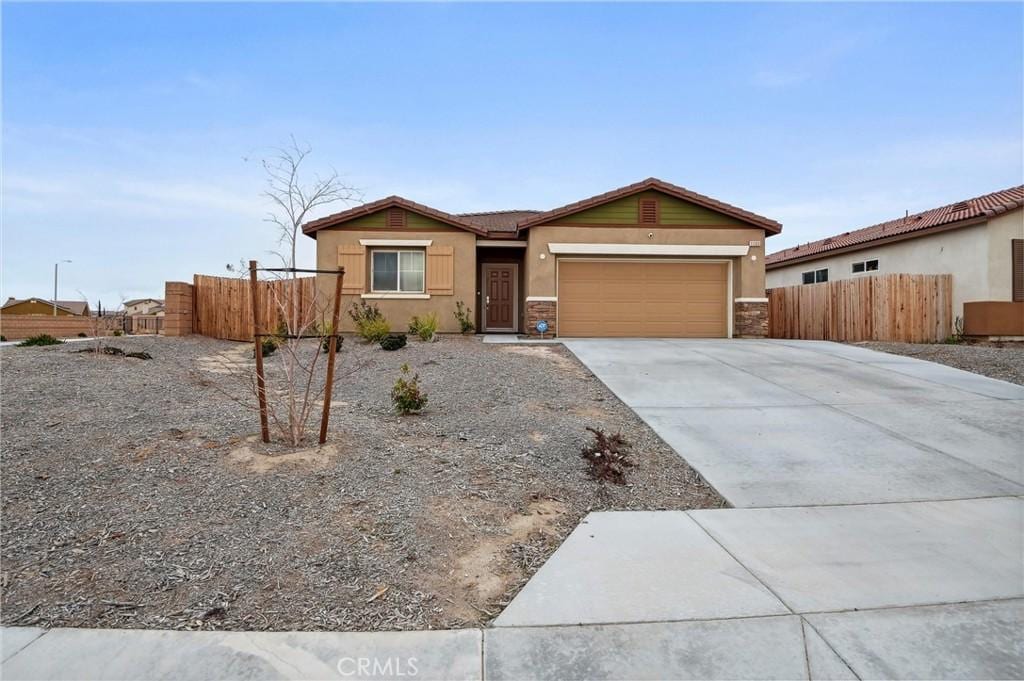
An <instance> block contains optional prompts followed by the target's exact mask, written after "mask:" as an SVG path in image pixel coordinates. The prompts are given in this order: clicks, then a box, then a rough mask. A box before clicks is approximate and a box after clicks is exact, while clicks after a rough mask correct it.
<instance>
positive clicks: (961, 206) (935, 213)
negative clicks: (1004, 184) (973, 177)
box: [765, 185, 1024, 269]
mask: <svg viewBox="0 0 1024 681" xmlns="http://www.w3.org/2000/svg"><path fill="white" fill-rule="evenodd" d="M1021 206H1024V185H1020V186H1017V187H1011V188H1010V189H1003V190H1001V191H997V192H992V193H991V194H985V195H984V196H978V197H975V198H973V199H967V200H966V201H957V202H956V203H951V204H948V205H945V206H940V207H939V208H932V209H931V210H926V211H924V212H921V213H915V214H914V215H908V216H906V217H902V218H897V219H895V220H889V221H888V222H881V223H879V224H877V225H871V226H870V227H863V228H861V229H855V230H852V231H849V232H843V233H842V234H837V235H835V236H830V237H827V238H825V239H819V240H818V241H812V242H810V243H806V244H801V245H799V246H794V247H792V248H787V249H785V250H782V251H778V252H776V253H772V254H770V255H768V256H766V257H765V265H766V266H767V267H768V268H769V269H771V268H772V266H779V265H782V264H783V263H786V262H789V261H791V260H803V259H805V258H808V257H810V256H816V255H823V254H826V253H831V252H833V251H843V250H847V249H852V248H855V247H861V246H865V247H866V246H867V245H868V244H870V243H872V242H874V241H879V240H881V239H890V238H892V237H897V236H903V237H904V238H912V236H905V235H914V233H915V232H922V233H927V232H928V231H931V230H934V229H937V228H952V226H954V225H956V224H957V223H961V222H962V223H964V224H965V225H966V224H972V223H974V222H977V221H979V220H981V219H984V218H987V217H992V216H995V215H999V214H1000V213H1005V212H1006V211H1008V210H1013V209H1014V208H1020V207H1021ZM914 236H916V235H914Z"/></svg>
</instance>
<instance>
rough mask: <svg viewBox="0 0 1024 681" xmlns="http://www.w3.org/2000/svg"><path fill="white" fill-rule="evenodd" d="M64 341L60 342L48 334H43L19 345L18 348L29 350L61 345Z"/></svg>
mask: <svg viewBox="0 0 1024 681" xmlns="http://www.w3.org/2000/svg"><path fill="white" fill-rule="evenodd" d="M63 342H64V341H62V340H58V339H56V338H54V337H53V336H51V335H50V334H48V333H41V334H39V335H38V336H32V337H31V338H26V339H25V340H23V341H21V342H20V343H18V347H22V348H29V347H35V346H38V345H60V344H61V343H63Z"/></svg>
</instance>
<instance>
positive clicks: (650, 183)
mask: <svg viewBox="0 0 1024 681" xmlns="http://www.w3.org/2000/svg"><path fill="white" fill-rule="evenodd" d="M648 189H656V190H658V191H660V192H663V193H665V194H668V195H670V196H675V197H676V198H679V199H682V200H684V201H689V202H690V203H695V204H697V205H698V206H704V207H705V208H709V209H711V210H713V211H717V212H719V213H723V214H725V215H728V216H730V217H734V218H736V219H737V220H740V221H741V222H747V223H750V224H753V225H757V226H758V227H761V228H763V229H766V230H768V231H769V232H771V233H773V234H778V233H779V232H781V231H782V225H781V224H779V223H778V222H776V221H775V220H771V219H769V218H766V217H764V216H762V215H758V214H756V213H751V212H750V211H746V210H743V209H742V208H737V207H736V206H732V205H729V204H728V203H724V202H722V201H719V200H717V199H713V198H711V197H710V196H704V195H703V194H698V193H697V192H694V191H690V190H689V189H686V188H685V187H680V186H679V185H675V184H671V183H669V182H665V181H664V180H659V179H658V178H656V177H649V178H647V179H646V180H641V181H640V182H636V183H634V184H629V185H626V186H625V187H619V188H618V189H613V190H612V191H610V192H605V193H603V194H598V195H597V196H591V197H590V198H589V199H583V200H582V201H576V202H574V203H569V204H566V205H564V206H562V207H560V208H555V209H553V210H549V211H547V212H545V213H538V214H537V215H534V216H533V217H530V218H527V219H525V220H521V221H520V222H519V229H524V228H527V227H531V226H533V225H538V224H540V223H542V222H550V221H552V220H555V219H557V218H560V217H563V216H565V215H569V214H571V213H576V212H579V211H581V210H585V209H587V208H592V207H593V206H599V205H601V204H602V203H608V202H609V201H614V200H615V199H620V198H622V197H624V196H629V195H631V194H637V193H639V192H642V191H646V190H648Z"/></svg>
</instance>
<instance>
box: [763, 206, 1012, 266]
mask: <svg viewBox="0 0 1024 681" xmlns="http://www.w3.org/2000/svg"><path fill="white" fill-rule="evenodd" d="M991 217H992V216H991V215H981V216H976V217H973V218H967V219H965V220H957V221H956V222H946V223H943V224H941V225H932V226H931V227H925V228H923V229H919V230H915V231H912V232H903V233H901V234H890V235H888V236H883V237H879V238H877V239H872V240H870V241H861V242H859V243H856V244H850V245H849V246H839V247H837V248H831V249H829V250H827V251H819V252H818V253H808V254H807V255H802V256H798V257H794V258H787V259H786V260H777V261H775V262H767V261H766V262H765V265H764V268H765V269H766V270H775V269H779V268H780V267H789V266H790V265H799V264H801V263H805V262H813V261H815V260H821V259H822V258H828V257H831V256H833V255H841V254H843V253H855V252H857V251H863V250H867V249H869V248H874V247H876V246H884V245H886V244H891V243H896V242H897V241H907V240H909V239H916V238H918V237H922V236H930V235H932V234H939V233H941V232H948V231H950V230H954V229H960V228H961V227H970V226H972V225H978V224H981V223H983V222H988V220H989V219H990V218H991ZM768 257H769V258H770V257H771V256H770V255H769V256H768Z"/></svg>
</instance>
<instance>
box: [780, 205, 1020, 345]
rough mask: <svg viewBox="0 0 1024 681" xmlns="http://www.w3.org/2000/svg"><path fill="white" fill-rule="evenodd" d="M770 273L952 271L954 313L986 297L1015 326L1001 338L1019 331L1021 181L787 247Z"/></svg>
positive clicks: (826, 276)
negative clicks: (868, 225) (1004, 187)
mask: <svg viewBox="0 0 1024 681" xmlns="http://www.w3.org/2000/svg"><path fill="white" fill-rule="evenodd" d="M765 270H766V281H767V285H768V288H776V287H780V286H797V285H801V284H815V283H820V282H823V281H836V280H838V279H850V278H855V277H866V276H871V275H875V274H951V275H953V314H954V315H955V316H959V317H965V318H966V317H967V316H968V315H965V312H964V303H972V304H973V306H972V309H974V310H976V311H977V312H981V311H982V307H981V306H980V305H978V304H979V303H982V302H984V303H985V304H986V306H987V307H985V308H984V313H985V315H987V316H992V315H995V316H996V317H1000V318H1001V319H1002V321H1003V322H1005V324H1009V325H1010V326H1009V327H1007V326H1005V325H1004V326H1003V328H1004V329H1008V330H1007V331H1004V332H1003V334H996V335H1014V336H1016V335H1021V334H1024V329H1018V327H1019V326H1020V325H1021V323H1020V322H1019V321H1018V318H1019V316H1020V315H1021V311H1020V310H1021V309H1024V185H1022V186H1018V187H1013V188H1011V189H1005V190H1002V191H997V192H992V193H991V194H985V195H984V196H979V197H976V198H973V199H967V200H965V201H958V202H956V203H951V204H949V205H946V206H941V207H939V208H932V209H931V210H926V211H924V212H922V213H917V214H914V215H907V216H905V217H901V218H897V219H895V220H890V221H888V222H883V223H881V224H877V225H872V226H870V227H864V228H862V229H856V230H852V231H849V232H843V233H842V234H837V235H835V236H831V237H828V238H827V239H821V240H819V241H813V242H811V243H807V244H802V245H800V246H794V247H793V248H787V249H786V250H784V251H779V252H777V253H772V254H770V255H768V256H767V258H766V263H765ZM975 316H977V314H976V315H975ZM968 321H970V320H968ZM997 326H998V325H997ZM1014 329H1018V330H1017V331H1016V332H1013V330H1014ZM985 335H988V333H987V332H985Z"/></svg>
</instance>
